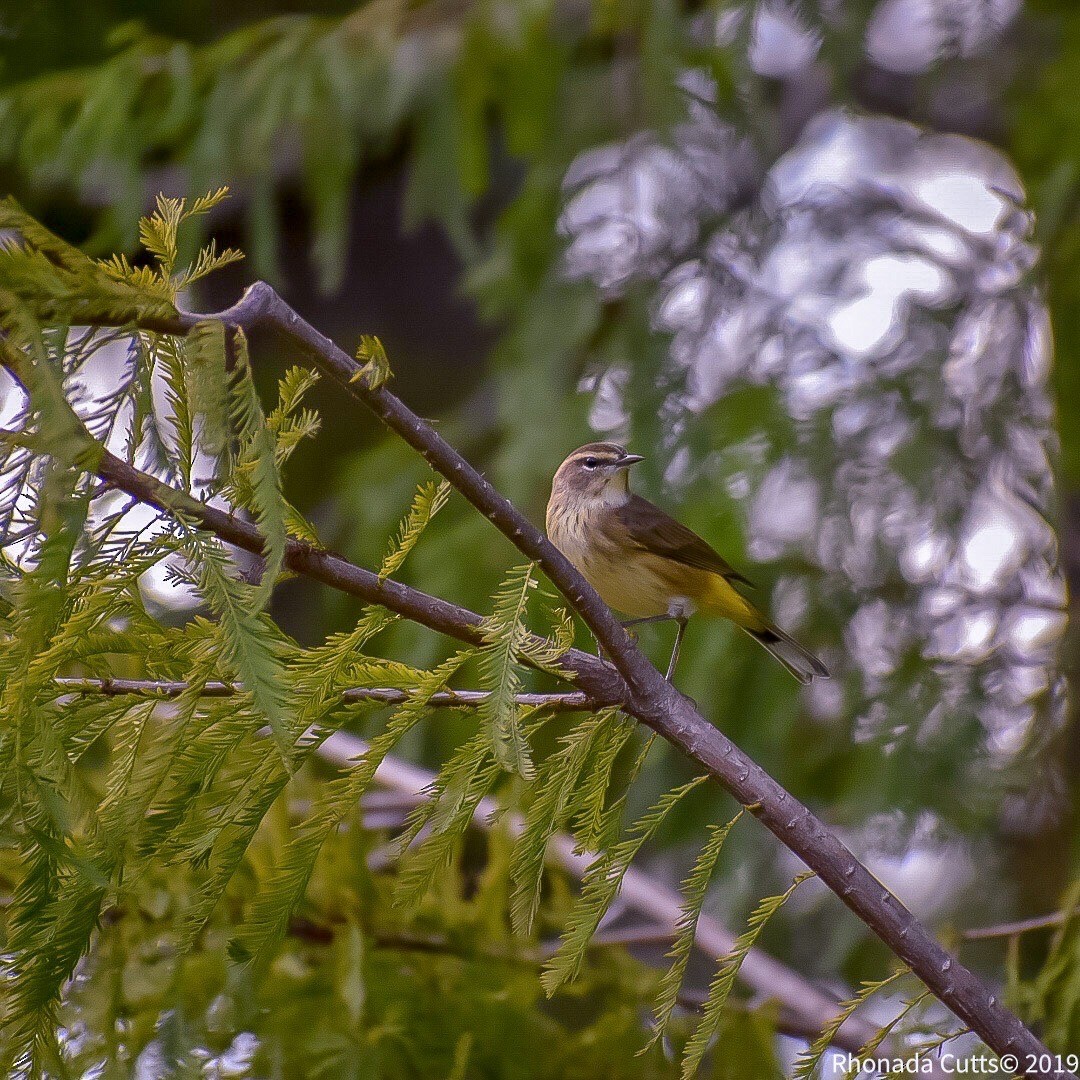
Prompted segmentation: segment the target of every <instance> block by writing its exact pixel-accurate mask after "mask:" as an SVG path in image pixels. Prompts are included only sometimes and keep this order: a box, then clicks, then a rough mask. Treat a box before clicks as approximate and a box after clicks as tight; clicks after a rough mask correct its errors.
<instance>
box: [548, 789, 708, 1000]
mask: <svg viewBox="0 0 1080 1080" xmlns="http://www.w3.org/2000/svg"><path fill="white" fill-rule="evenodd" d="M706 779H707V777H705V776H699V777H697V778H695V779H694V780H691V781H690V782H689V783H686V784H683V785H682V786H681V787H677V788H675V789H674V790H672V791H669V792H666V793H665V794H664V795H662V796H661V797H660V799H658V800H657V802H656V803H655V804H654V805H653V806H652V807H651V809H649V810H648V811H647V812H646V813H645V814H643V815H642V816H641V818H639V819H638V820H637V821H636V822H635V823H634V825H633V826H632V827H631V829H630V832H629V834H628V836H627V837H626V839H624V840H622V841H620V842H619V843H618V844H616V845H614V847H612V848H610V849H609V850H608V851H605V852H604V853H602V854H601V855H599V856H598V857H597V859H596V861H595V862H594V863H593V864H592V865H591V866H590V867H589V869H588V870H587V871H586V873H585V876H584V878H583V879H582V883H581V898H580V899H579V900H578V902H577V903H576V904H575V905H574V909H573V911H572V912H571V913H570V917H569V919H568V921H567V927H566V930H565V931H564V932H563V939H562V944H561V945H560V946H559V950H558V952H556V953H555V955H554V956H553V957H552V958H551V959H550V960H549V961H548V963H547V965H546V966H545V968H544V972H543V974H542V975H541V976H540V979H541V982H542V983H543V986H544V989H545V990H546V991H547V993H548V994H549V995H550V994H554V993H555V991H556V990H558V989H559V987H560V986H562V985H563V984H564V983H566V982H569V981H570V980H572V979H574V978H576V977H577V975H578V973H579V972H580V970H581V965H582V963H583V962H584V959H585V952H586V950H587V949H588V947H589V942H590V941H591V940H592V936H593V934H595V933H596V930H597V927H598V926H599V925H600V920H601V919H602V918H603V917H604V913H605V912H606V911H607V909H608V908H609V907H610V906H611V902H612V901H613V900H614V899H615V896H616V894H617V893H618V891H619V886H620V885H621V884H622V879H623V878H624V877H625V875H626V871H627V869H628V868H629V866H630V864H631V862H633V860H634V858H635V857H636V856H637V854H638V852H639V851H640V850H641V848H642V845H643V844H645V843H646V841H648V840H649V838H650V837H651V836H653V835H654V834H655V833H656V830H657V829H658V828H660V825H661V824H662V823H663V821H664V818H666V817H667V815H668V814H669V813H670V812H671V811H672V809H674V807H675V806H676V805H677V804H678V803H679V801H680V800H681V799H682V798H684V797H685V796H686V795H688V794H689V793H690V792H691V791H693V790H694V788H696V787H698V786H699V785H701V784H702V783H704V782H705V780H706Z"/></svg>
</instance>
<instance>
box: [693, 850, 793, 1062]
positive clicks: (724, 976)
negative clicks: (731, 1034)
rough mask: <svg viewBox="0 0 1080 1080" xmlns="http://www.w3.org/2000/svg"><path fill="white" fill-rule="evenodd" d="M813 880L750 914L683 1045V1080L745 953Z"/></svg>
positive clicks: (716, 1023)
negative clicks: (791, 899) (798, 890)
mask: <svg viewBox="0 0 1080 1080" xmlns="http://www.w3.org/2000/svg"><path fill="white" fill-rule="evenodd" d="M813 876H814V874H813V871H810V870H808V871H806V872H805V873H802V874H800V875H799V876H798V877H797V878H795V880H794V881H793V882H792V883H791V885H790V886H789V888H788V889H787V890H786V891H785V892H782V893H780V894H778V895H777V896H768V897H766V898H765V899H764V900H762V901H761V902H760V903H759V904H758V906H757V907H756V908H755V909H754V910H753V912H751V914H750V918H749V919H747V923H746V929H745V930H744V931H743V932H742V933H741V934H740V935H739V936H738V937H737V938H736V939H735V947H734V948H733V949H732V950H731V952H730V953H729V954H728V955H727V956H725V957H724V959H723V960H721V961H720V966H719V968H718V969H717V972H716V975H715V976H714V978H713V980H712V982H711V983H710V985H709V995H708V997H707V998H706V1000H705V1004H704V1006H703V1007H702V1010H701V1019H700V1020H698V1023H697V1027H695V1028H694V1034H693V1035H691V1036H690V1040H689V1041H688V1042H687V1044H686V1049H685V1051H684V1052H683V1062H682V1076H683V1080H690V1078H691V1077H692V1076H693V1075H694V1074H695V1073H696V1072H697V1070H698V1067H699V1066H700V1065H701V1061H702V1058H704V1057H705V1053H706V1051H707V1050H708V1049H709V1043H710V1042H711V1041H712V1039H713V1038H714V1036H715V1035H716V1033H717V1031H718V1030H719V1029H720V1021H721V1018H722V1015H723V1012H724V1006H725V1005H726V1004H727V999H728V995H729V994H730V993H731V988H732V986H734V985H735V979H736V977H737V976H738V974H739V968H740V967H742V962H743V960H745V959H746V955H747V953H749V952H750V950H751V949H752V948H753V947H754V946H755V945H756V944H757V940H758V937H760V935H761V932H762V930H764V929H765V927H766V925H767V924H768V922H769V920H770V919H771V918H772V917H773V916H774V915H775V914H776V913H777V912H778V911H779V910H780V909H781V908H782V907H783V906H784V904H786V903H787V901H788V900H789V899H790V898H791V895H792V893H794V892H795V890H796V889H797V888H798V887H799V886H800V885H801V884H802V883H803V882H804V881H806V880H807V879H808V878H812V877H813Z"/></svg>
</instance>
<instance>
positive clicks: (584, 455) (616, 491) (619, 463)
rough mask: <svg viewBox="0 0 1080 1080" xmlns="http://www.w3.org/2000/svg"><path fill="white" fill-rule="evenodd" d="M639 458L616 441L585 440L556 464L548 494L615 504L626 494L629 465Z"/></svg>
mask: <svg viewBox="0 0 1080 1080" xmlns="http://www.w3.org/2000/svg"><path fill="white" fill-rule="evenodd" d="M643 460H644V459H643V458H642V457H641V455H640V454H628V453H627V452H626V447H625V446H620V445H619V444H618V443H612V442H595V443H587V444H586V445H585V446H579V447H578V448H577V449H576V450H575V451H574V452H573V453H571V454H569V455H568V456H567V458H566V460H565V461H564V462H563V463H562V464H561V465H560V466H559V469H558V471H557V472H556V473H555V479H554V481H553V482H552V485H551V490H552V494H553V496H554V495H558V496H561V497H563V498H565V499H570V500H572V501H574V502H585V503H607V504H609V505H614V506H618V505H620V504H621V503H624V502H626V500H627V499H628V498H629V495H630V478H629V476H628V475H627V474H628V470H629V468H630V466H631V465H635V464H637V462H639V461H643Z"/></svg>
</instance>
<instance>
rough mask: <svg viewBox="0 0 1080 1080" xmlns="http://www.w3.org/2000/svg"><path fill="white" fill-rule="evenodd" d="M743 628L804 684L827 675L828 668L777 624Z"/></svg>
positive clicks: (824, 677) (825, 677)
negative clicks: (755, 628)
mask: <svg viewBox="0 0 1080 1080" xmlns="http://www.w3.org/2000/svg"><path fill="white" fill-rule="evenodd" d="M744 629H745V630H746V632H747V633H748V634H749V635H750V636H751V637H752V638H753V639H754V640H755V641H757V642H760V643H761V645H762V646H763V647H764V648H765V649H767V650H768V651H769V653H770V654H771V655H772V656H774V657H775V658H776V659H777V660H778V661H779V662H780V663H781V664H783V665H784V667H785V668H787V670H788V671H790V672H791V674H792V675H794V676H795V678H796V679H798V680H799V682H801V683H803V684H804V685H805V684H806V683H808V682H810V680H811V679H827V678H828V677H829V669H828V668H827V667H826V666H825V665H824V664H823V663H822V662H821V661H820V660H819V659H818V658H817V657H816V656H814V654H813V653H811V652H808V651H807V650H806V649H804V648H803V647H802V646H801V645H800V644H799V643H798V642H797V641H796V640H795V639H794V638H793V637H791V636H790V635H789V634H785V633H784V631H783V630H781V629H780V628H779V627H778V626H772V625H771V624H766V625H765V628H764V629H763V630H751V629H750V628H748V627H744Z"/></svg>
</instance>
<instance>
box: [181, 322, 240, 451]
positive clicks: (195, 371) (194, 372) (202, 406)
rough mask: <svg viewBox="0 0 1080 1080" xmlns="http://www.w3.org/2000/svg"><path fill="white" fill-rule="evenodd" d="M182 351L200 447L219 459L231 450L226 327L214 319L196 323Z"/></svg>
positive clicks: (183, 344) (186, 338)
mask: <svg viewBox="0 0 1080 1080" xmlns="http://www.w3.org/2000/svg"><path fill="white" fill-rule="evenodd" d="M181 348H182V350H183V352H182V355H183V359H184V367H185V369H186V372H187V393H188V400H189V401H190V408H191V412H192V413H193V414H194V416H195V417H196V419H197V427H196V435H197V438H198V443H199V447H200V449H201V450H202V451H203V453H205V454H206V455H207V456H208V457H210V458H214V459H216V458H218V457H219V456H220V455H221V454H223V453H224V452H225V449H226V448H227V447H228V445H229V435H230V432H229V404H230V401H229V395H228V394H225V393H223V392H222V390H223V388H224V387H226V386H228V384H229V373H228V368H227V365H226V355H225V327H224V326H223V325H222V324H221V323H219V322H215V321H213V320H207V321H206V322H200V323H197V324H196V325H195V326H193V327H192V328H191V330H190V331H189V332H188V334H187V336H186V337H185V338H184V339H183V342H182V345H181ZM177 382H179V380H177Z"/></svg>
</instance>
